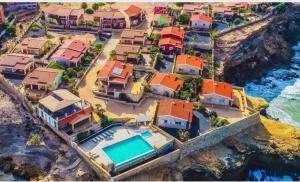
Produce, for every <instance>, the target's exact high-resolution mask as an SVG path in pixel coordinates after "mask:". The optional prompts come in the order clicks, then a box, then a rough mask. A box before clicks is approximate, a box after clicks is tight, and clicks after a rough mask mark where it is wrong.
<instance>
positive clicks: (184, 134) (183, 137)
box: [178, 129, 190, 142]
mask: <svg viewBox="0 0 300 182" xmlns="http://www.w3.org/2000/svg"><path fill="white" fill-rule="evenodd" d="M178 135H179V139H180V140H181V141H183V142H185V141H187V140H188V139H189V137H190V132H189V131H188V130H182V129H180V130H179V131H178Z"/></svg>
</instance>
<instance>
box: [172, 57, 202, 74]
mask: <svg viewBox="0 0 300 182" xmlns="http://www.w3.org/2000/svg"><path fill="white" fill-rule="evenodd" d="M203 67H204V60H203V59H202V58H200V57H197V56H192V55H187V54H182V55H178V56H177V58H176V63H175V70H176V72H177V73H183V74H189V75H198V74H202V70H203Z"/></svg>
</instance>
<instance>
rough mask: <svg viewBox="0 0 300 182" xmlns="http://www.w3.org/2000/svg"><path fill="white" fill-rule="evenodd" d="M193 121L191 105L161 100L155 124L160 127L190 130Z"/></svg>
mask: <svg viewBox="0 0 300 182" xmlns="http://www.w3.org/2000/svg"><path fill="white" fill-rule="evenodd" d="M192 119H193V104H192V103H189V102H184V101H177V100H171V99H165V100H161V101H160V102H159V108H158V111H157V122H156V124H157V125H158V126H161V127H166V128H175V129H190V128H191V123H192Z"/></svg>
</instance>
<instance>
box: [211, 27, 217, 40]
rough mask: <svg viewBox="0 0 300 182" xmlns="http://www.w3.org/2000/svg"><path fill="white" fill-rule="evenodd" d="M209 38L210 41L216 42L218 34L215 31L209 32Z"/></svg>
mask: <svg viewBox="0 0 300 182" xmlns="http://www.w3.org/2000/svg"><path fill="white" fill-rule="evenodd" d="M209 37H210V39H211V40H213V41H214V40H216V39H217V38H218V37H219V32H218V31H217V30H216V29H213V30H211V31H209Z"/></svg>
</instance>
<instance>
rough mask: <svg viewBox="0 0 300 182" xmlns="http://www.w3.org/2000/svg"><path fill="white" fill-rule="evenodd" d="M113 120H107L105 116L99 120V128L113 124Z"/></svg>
mask: <svg viewBox="0 0 300 182" xmlns="http://www.w3.org/2000/svg"><path fill="white" fill-rule="evenodd" d="M114 122H115V120H114V119H113V118H108V117H107V116H105V117H102V118H101V126H102V127H107V126H109V125H111V124H113V123H114Z"/></svg>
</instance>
